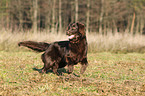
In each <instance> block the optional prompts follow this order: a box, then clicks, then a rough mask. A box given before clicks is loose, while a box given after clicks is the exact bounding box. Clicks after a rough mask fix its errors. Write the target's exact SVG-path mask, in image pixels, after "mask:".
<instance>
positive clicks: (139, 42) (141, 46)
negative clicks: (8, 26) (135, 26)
mask: <svg viewBox="0 0 145 96" xmlns="http://www.w3.org/2000/svg"><path fill="white" fill-rule="evenodd" d="M0 33H1V35H0V46H1V47H0V50H5V51H18V50H22V49H20V48H18V46H17V43H18V42H19V41H24V40H33V41H40V42H54V41H60V40H67V36H66V35H65V32H64V34H53V33H48V32H45V31H43V32H38V33H37V34H34V33H32V32H29V31H28V32H13V33H12V32H10V31H6V30H1V32H0ZM87 38H88V43H89V52H104V51H105V52H115V53H119V52H123V53H127V52H141V53H143V52H145V42H144V41H145V36H143V35H138V34H137V35H134V36H131V35H130V34H119V33H116V34H114V35H113V34H108V35H107V36H103V35H99V34H94V33H90V34H87Z"/></svg>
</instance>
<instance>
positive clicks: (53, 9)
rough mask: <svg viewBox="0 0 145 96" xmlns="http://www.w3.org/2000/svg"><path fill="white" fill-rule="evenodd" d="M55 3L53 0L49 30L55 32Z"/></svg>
mask: <svg viewBox="0 0 145 96" xmlns="http://www.w3.org/2000/svg"><path fill="white" fill-rule="evenodd" d="M55 3H56V0H53V8H52V27H51V32H54V33H55V6H56V5H55Z"/></svg>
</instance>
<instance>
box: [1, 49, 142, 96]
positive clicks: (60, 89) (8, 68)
mask: <svg viewBox="0 0 145 96" xmlns="http://www.w3.org/2000/svg"><path fill="white" fill-rule="evenodd" d="M41 54H42V53H35V52H5V51H1V52H0V95H2V96H10V95H11V96H12V95H18V96H20V95H24V96H27V95H31V96H32V95H36V96H37V95H39V96H40V95H44V96H53V95H55V96H68V95H74V96H82V95H83V96H96V95H110V96H112V95H114V96H117V95H122V96H125V95H129V96H136V95H138V96H143V95H144V94H145V54H140V53H128V54H113V53H89V54H88V61H89V66H88V68H87V70H86V71H85V73H84V74H83V75H80V74H79V70H80V67H81V66H80V64H78V65H76V66H75V68H74V72H73V74H71V75H68V74H67V73H65V72H64V73H63V76H57V75H55V74H53V73H52V72H51V73H47V74H40V73H39V72H37V71H34V70H33V68H34V67H36V68H42V67H43V63H42V62H41V59H40V56H41ZM65 69H66V70H67V67H65ZM63 70H64V69H63ZM59 71H61V70H59ZM76 75H80V77H78V76H76Z"/></svg>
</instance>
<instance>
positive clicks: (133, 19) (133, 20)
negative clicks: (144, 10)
mask: <svg viewBox="0 0 145 96" xmlns="http://www.w3.org/2000/svg"><path fill="white" fill-rule="evenodd" d="M134 22H135V12H134V13H133V18H132V24H131V29H130V32H131V34H132V35H133V29H134Z"/></svg>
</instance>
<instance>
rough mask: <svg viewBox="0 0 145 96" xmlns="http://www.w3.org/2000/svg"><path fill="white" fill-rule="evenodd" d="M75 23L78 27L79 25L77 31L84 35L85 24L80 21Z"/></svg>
mask: <svg viewBox="0 0 145 96" xmlns="http://www.w3.org/2000/svg"><path fill="white" fill-rule="evenodd" d="M77 25H78V27H79V32H80V33H81V34H82V35H83V36H85V35H86V32H85V25H84V24H82V23H80V22H77Z"/></svg>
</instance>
